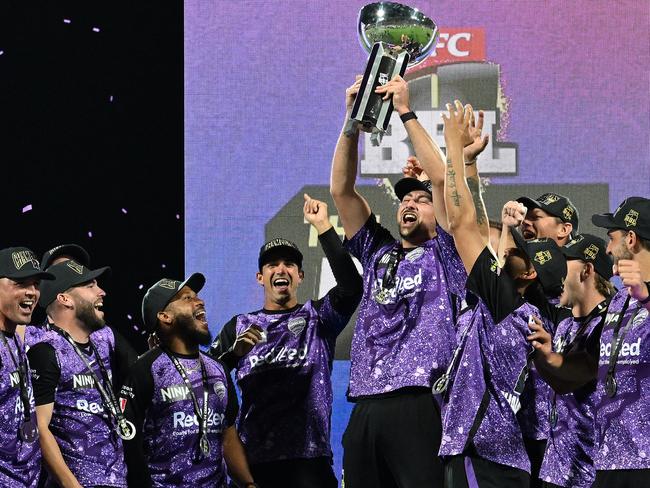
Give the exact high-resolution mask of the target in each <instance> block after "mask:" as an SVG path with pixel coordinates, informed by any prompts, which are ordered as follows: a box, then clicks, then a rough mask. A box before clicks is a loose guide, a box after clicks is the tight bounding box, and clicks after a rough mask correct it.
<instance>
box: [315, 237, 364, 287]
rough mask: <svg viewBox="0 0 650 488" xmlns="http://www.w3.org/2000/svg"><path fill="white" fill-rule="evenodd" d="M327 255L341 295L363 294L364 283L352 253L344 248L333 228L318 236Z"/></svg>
mask: <svg viewBox="0 0 650 488" xmlns="http://www.w3.org/2000/svg"><path fill="white" fill-rule="evenodd" d="M318 240H319V241H320V244H321V246H322V248H323V252H324V253H325V257H326V258H327V261H328V262H329V264H330V267H331V268H332V274H333V275H334V279H335V280H336V286H337V289H338V292H339V294H340V295H345V296H357V295H358V296H361V293H362V291H363V283H362V280H361V276H359V273H358V272H357V268H356V266H355V265H354V262H353V261H352V258H351V257H350V254H349V253H348V252H347V251H346V250H345V249H344V248H343V245H342V244H341V240H340V238H339V236H338V234H337V233H336V231H335V230H334V229H333V228H330V230H328V231H327V232H326V233H324V234H321V235H320V236H318Z"/></svg>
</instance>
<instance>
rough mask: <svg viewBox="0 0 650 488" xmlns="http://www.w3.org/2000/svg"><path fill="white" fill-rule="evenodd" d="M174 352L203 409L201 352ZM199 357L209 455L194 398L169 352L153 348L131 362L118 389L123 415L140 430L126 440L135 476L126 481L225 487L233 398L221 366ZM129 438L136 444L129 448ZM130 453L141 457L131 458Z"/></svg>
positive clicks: (171, 485)
mask: <svg viewBox="0 0 650 488" xmlns="http://www.w3.org/2000/svg"><path fill="white" fill-rule="evenodd" d="M175 356H176V357H177V358H178V360H179V362H180V364H181V365H182V366H183V367H184V368H185V371H186V374H187V377H188V379H189V381H190V383H191V384H192V389H193V390H194V394H195V395H196V399H197V401H198V403H199V408H200V409H201V412H202V411H203V381H202V374H201V365H200V362H199V356H198V354H195V355H192V356H186V355H181V354H175ZM201 360H202V361H203V364H204V366H205V370H206V375H207V383H208V417H207V418H208V421H207V427H208V432H207V438H208V441H209V442H210V453H209V455H208V456H203V455H202V454H201V451H200V448H199V420H198V418H197V415H196V413H195V411H194V404H193V401H192V397H191V395H190V393H189V390H188V388H187V387H186V386H185V383H184V382H183V378H182V376H181V375H180V373H179V372H178V370H177V369H176V367H175V366H174V363H173V362H172V360H171V359H170V357H169V356H168V354H167V353H166V352H164V351H163V350H162V349H160V348H155V349H152V350H151V351H149V352H147V353H146V354H144V355H143V356H142V357H141V358H140V359H138V360H137V361H136V363H135V365H134V366H133V368H132V370H131V373H130V375H129V377H128V378H127V380H126V382H125V383H124V385H123V386H122V390H121V392H120V403H121V406H122V409H123V411H124V414H125V416H126V418H127V419H128V420H129V421H131V422H133V424H134V425H135V426H136V429H137V431H138V436H137V437H136V439H135V440H134V441H129V442H127V444H128V445H127V453H129V457H128V462H129V470H130V471H133V475H134V476H133V478H132V476H131V474H130V475H129V485H130V486H131V485H132V486H147V485H149V484H151V486H154V487H170V488H171V487H178V486H188V487H189V486H193V487H212V488H225V486H226V481H227V479H226V466H225V462H224V459H223V432H224V430H225V429H226V428H227V427H229V426H230V425H232V422H233V421H234V417H235V415H236V408H237V399H236V395H235V393H234V389H233V386H232V382H231V380H230V377H229V375H228V374H227V373H226V371H225V368H224V367H223V365H222V364H221V363H220V362H218V361H216V360H215V359H212V358H211V357H209V356H207V355H205V354H201ZM131 443H138V444H140V446H139V447H138V448H134V449H132V446H131ZM140 447H141V448H142V451H139V448H140ZM132 452H137V453H143V457H142V458H138V457H131V453H132ZM136 480H137V481H136Z"/></svg>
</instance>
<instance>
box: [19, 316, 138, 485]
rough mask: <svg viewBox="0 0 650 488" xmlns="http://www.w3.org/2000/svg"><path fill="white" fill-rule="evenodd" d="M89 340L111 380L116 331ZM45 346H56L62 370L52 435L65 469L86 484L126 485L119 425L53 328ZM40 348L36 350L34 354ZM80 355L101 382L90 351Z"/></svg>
mask: <svg viewBox="0 0 650 488" xmlns="http://www.w3.org/2000/svg"><path fill="white" fill-rule="evenodd" d="M91 337H92V341H93V343H94V344H95V347H96V348H97V352H98V353H99V355H100V357H101V360H102V362H103V364H104V366H105V367H106V369H107V370H108V373H109V376H110V375H111V363H112V361H111V354H112V352H113V350H114V346H115V342H114V336H113V333H112V331H111V329H109V328H108V327H105V328H103V329H101V330H99V331H96V332H94V333H93V334H92V336H91ZM41 342H42V343H45V344H49V345H50V346H51V347H52V348H53V350H54V352H55V354H56V361H57V363H58V365H59V368H60V375H59V381H58V385H57V387H56V391H55V396H54V410H53V412H52V420H51V421H50V431H51V432H52V434H53V435H54V437H55V438H56V441H57V444H58V445H59V448H60V449H61V454H62V455H63V459H64V461H65V463H66V465H67V466H68V468H70V471H72V473H73V474H74V475H75V477H76V478H77V480H78V481H79V483H81V484H82V485H83V486H94V485H105V486H115V487H126V466H125V463H124V451H123V447H122V440H121V439H120V438H119V437H118V435H117V434H116V432H115V421H114V419H113V417H112V416H111V415H110V413H109V412H108V411H107V409H106V408H105V407H104V403H103V401H102V397H101V395H100V393H99V391H98V390H97V388H96V387H95V382H94V379H93V377H92V376H91V375H90V374H89V373H88V370H87V367H86V365H85V363H84V362H83V361H82V359H81V358H80V357H79V356H78V355H77V353H76V352H75V350H74V349H73V348H72V346H71V345H70V343H69V342H68V341H67V340H66V339H65V338H64V337H63V336H62V335H61V334H60V333H59V332H57V331H56V329H54V328H53V329H51V330H49V331H47V332H46V333H45V334H43V336H42V338H41ZM39 347H41V346H40V345H39ZM36 350H37V349H36V347H33V348H32V350H31V351H30V354H32V352H34V351H36ZM39 353H40V351H39ZM82 353H83V354H86V358H87V359H88V361H89V362H91V365H92V367H93V370H94V371H95V374H96V375H97V377H98V378H100V379H102V373H101V370H100V368H99V365H98V364H97V361H96V358H95V356H94V354H93V353H92V351H91V349H90V348H82ZM51 482H52V481H51V480H50V483H51Z"/></svg>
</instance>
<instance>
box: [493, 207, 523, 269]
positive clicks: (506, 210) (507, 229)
mask: <svg viewBox="0 0 650 488" xmlns="http://www.w3.org/2000/svg"><path fill="white" fill-rule="evenodd" d="M526 211H527V210H526V207H525V206H524V204H523V203H519V202H516V201H509V202H506V204H505V205H504V206H503V209H501V224H502V227H501V238H500V239H499V249H498V250H497V256H498V258H499V262H500V263H501V265H502V266H503V264H504V263H505V260H506V258H505V256H506V250H508V249H510V248H512V247H515V241H514V239H513V238H512V234H511V231H512V228H513V227H519V226H520V225H521V223H522V222H523V221H524V217H526Z"/></svg>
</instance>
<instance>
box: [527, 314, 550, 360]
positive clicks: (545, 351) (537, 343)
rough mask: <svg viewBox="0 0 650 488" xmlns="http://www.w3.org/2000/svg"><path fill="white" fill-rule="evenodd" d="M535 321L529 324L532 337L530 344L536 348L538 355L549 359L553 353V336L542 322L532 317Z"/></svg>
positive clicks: (529, 338) (530, 336)
mask: <svg viewBox="0 0 650 488" xmlns="http://www.w3.org/2000/svg"><path fill="white" fill-rule="evenodd" d="M531 317H532V319H533V321H532V322H530V321H529V322H528V328H529V329H530V332H531V333H530V335H529V336H528V338H527V339H528V342H530V343H531V345H532V346H533V347H534V348H535V350H536V351H537V353H538V354H541V355H542V356H544V357H548V356H550V355H551V354H552V353H553V338H552V337H551V334H549V332H548V331H547V330H546V329H545V328H544V327H543V326H542V322H541V321H540V320H539V319H538V318H537V317H535V316H531Z"/></svg>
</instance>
